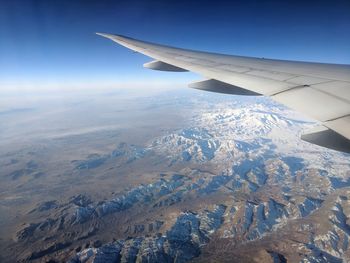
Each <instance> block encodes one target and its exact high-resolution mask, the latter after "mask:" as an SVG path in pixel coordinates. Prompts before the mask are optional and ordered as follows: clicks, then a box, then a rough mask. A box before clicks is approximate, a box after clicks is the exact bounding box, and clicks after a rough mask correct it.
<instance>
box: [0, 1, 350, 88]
mask: <svg viewBox="0 0 350 263" xmlns="http://www.w3.org/2000/svg"><path fill="white" fill-rule="evenodd" d="M95 32H107V33H118V34H124V35H128V36H131V37H135V38H140V39H144V40H148V41H154V42H159V43H164V44H169V45H174V46H180V47H185V48H192V49H199V50H207V51H213V52H221V53H229V54H238V55H246V56H258V57H270V58H278V59H291V60H305V61H319V62H329V63H345V64H350V2H349V1H348V0H346V1H312V0H311V1H300V2H298V1H257V0H256V1H254V0H248V1H219V0H218V1H181V0H178V1H157V0H155V1H150V0H144V1H134V0H129V1H91V0H84V1H78V0H70V1H64V0H61V1H45V0H43V1H30V0H27V1H16V0H14V1H5V0H1V8H0V79H1V81H0V84H1V85H2V86H3V87H4V86H9V87H12V86H14V87H15V86H16V85H17V86H18V85H23V84H28V85H30V84H33V85H35V84H37V83H40V82H43V83H55V82H57V83H60V85H65V83H91V82H92V83H100V82H106V81H109V82H116V83H117V82H123V81H148V80H164V81H169V80H174V79H176V80H181V79H182V80H185V81H186V80H187V79H190V78H192V77H193V76H191V75H188V74H171V73H161V72H153V71H151V70H146V69H143V68H142V64H143V63H144V62H147V61H148V60H149V59H147V58H146V57H144V56H142V55H140V54H133V53H132V52H131V51H129V50H127V49H125V48H123V47H120V46H118V45H117V44H115V43H113V42H111V41H109V40H107V39H104V38H101V37H99V36H97V35H95V34H94V33H95Z"/></svg>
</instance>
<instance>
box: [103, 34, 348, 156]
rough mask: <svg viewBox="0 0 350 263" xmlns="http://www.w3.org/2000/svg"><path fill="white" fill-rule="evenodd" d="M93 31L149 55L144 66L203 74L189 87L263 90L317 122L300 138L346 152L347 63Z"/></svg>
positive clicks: (241, 92)
mask: <svg viewBox="0 0 350 263" xmlns="http://www.w3.org/2000/svg"><path fill="white" fill-rule="evenodd" d="M97 34H98V35H101V36H103V37H106V38H109V39H111V40H113V41H115V42H117V43H119V44H120V45H123V46H125V47H127V48H129V49H132V50H134V51H137V52H139V53H142V54H144V55H146V56H149V57H151V58H153V59H154V61H151V62H149V63H146V64H144V67H146V68H150V69H155V70H162V71H174V72H182V71H192V72H195V73H198V74H201V75H202V76H204V77H205V78H206V79H205V80H203V81H200V82H195V83H192V84H190V85H189V86H190V87H191V88H196V89H201V90H206V91H212V92H219V93H226V94H236V95H246V96H258V95H264V96H269V97H271V98H273V99H274V100H275V101H277V102H280V103H282V104H284V105H286V106H288V107H290V108H292V109H295V110H297V111H299V112H301V113H304V114H306V115H308V116H310V117H312V118H314V119H316V120H318V121H319V122H320V123H321V125H320V127H318V128H316V129H315V130H314V131H311V132H310V133H308V134H304V135H302V139H303V140H305V141H308V142H311V143H314V144H317V145H320V146H324V147H327V148H331V149H334V150H338V151H342V152H347V153H350V65H337V64H323V63H310V62H297V61H285V60H273V59H265V58H252V57H242V56H231V55H223V54H215V53H208V52H200V51H194V50H188V49H182V48H175V47H170V46H165V45H159V44H155V43H150V42H146V41H140V40H136V39H133V38H130V37H125V36H121V35H112V34H102V33H97Z"/></svg>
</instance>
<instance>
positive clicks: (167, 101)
mask: <svg viewBox="0 0 350 263" xmlns="http://www.w3.org/2000/svg"><path fill="white" fill-rule="evenodd" d="M136 94H137V92H133V91H130V94H129V93H128V92H125V91H124V92H115V93H110V92H109V93H103V92H101V93H99V94H97V95H95V96H93V99H91V97H88V96H87V97H83V98H81V97H79V96H78V97H74V96H73V97H69V100H68V102H67V99H66V100H64V103H62V101H61V100H59V99H58V98H51V99H47V98H45V99H43V98H39V99H38V101H36V102H35V103H28V104H29V105H28V106H25V107H22V108H20V109H17V110H16V108H15V107H14V106H11V105H8V106H7V107H8V108H9V109H11V110H9V109H3V110H2V111H1V112H0V120H1V133H0V143H1V146H0V167H1V170H0V178H1V184H0V212H1V213H0V217H1V218H0V219H1V220H0V222H1V223H0V224H1V225H0V231H1V232H0V234H1V239H0V246H1V257H0V261H1V262H15V261H17V262H71V263H73V262H187V261H193V262H348V260H350V249H349V236H350V223H349V216H350V199H349V198H350V156H349V155H347V154H343V153H339V152H335V151H332V150H328V149H324V148H321V147H318V146H315V145H311V144H308V143H306V142H303V141H301V140H300V139H299V136H300V134H301V132H302V131H303V130H304V129H308V128H310V127H312V126H313V125H314V123H313V122H312V121H310V120H307V119H304V118H303V117H301V116H299V115H297V114H296V113H294V112H292V111H291V110H289V109H286V108H284V107H282V106H280V105H277V104H275V103H273V102H271V101H270V100H268V99H264V98H258V99H256V98H249V99H242V98H240V97H235V96H232V97H230V96H228V97H226V96H220V95H212V94H209V95H208V94H202V93H197V92H196V91H187V90H182V89H179V90H167V91H165V92H159V91H157V92H154V94H153V93H151V94H148V95H145V94H144V93H142V94H141V95H136ZM78 98H79V99H78ZM14 105H15V104H14Z"/></svg>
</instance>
